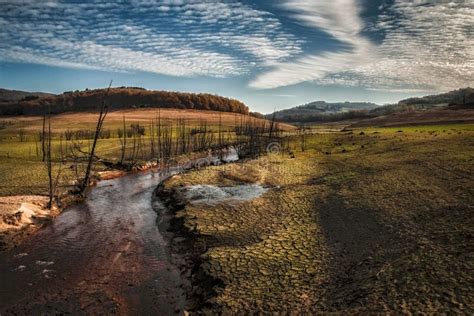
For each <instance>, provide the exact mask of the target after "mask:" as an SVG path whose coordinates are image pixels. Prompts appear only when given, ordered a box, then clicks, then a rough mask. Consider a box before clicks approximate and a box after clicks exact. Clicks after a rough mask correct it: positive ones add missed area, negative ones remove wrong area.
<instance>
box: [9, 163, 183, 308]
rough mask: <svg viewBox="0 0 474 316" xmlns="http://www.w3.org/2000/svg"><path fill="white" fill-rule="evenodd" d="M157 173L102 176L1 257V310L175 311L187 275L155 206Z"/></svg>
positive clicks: (180, 306) (158, 180)
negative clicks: (81, 198)
mask: <svg viewBox="0 0 474 316" xmlns="http://www.w3.org/2000/svg"><path fill="white" fill-rule="evenodd" d="M161 180H162V177H160V175H159V174H158V173H156V172H151V171H149V172H146V173H140V174H130V175H127V176H124V177H122V178H118V179H113V180H108V181H102V182H100V183H99V184H98V185H97V187H95V188H92V189H91V191H90V192H89V195H88V198H87V200H86V202H85V203H81V204H79V205H75V206H71V207H69V208H67V209H66V210H65V211H64V212H63V213H62V214H61V215H60V216H59V217H57V218H56V219H54V220H53V221H52V222H51V223H50V224H49V225H47V226H46V227H44V228H43V229H41V230H40V231H39V232H38V233H37V234H36V235H35V236H34V237H32V238H30V240H28V241H26V242H25V243H24V244H22V245H21V246H20V247H18V248H15V249H13V250H12V251H9V252H7V253H4V254H2V257H1V258H0V275H1V281H0V283H1V286H0V314H1V315H4V314H8V313H20V314H22V313H27V314H39V313H47V314H50V313H62V312H72V313H75V314H77V313H79V314H80V313H84V314H91V313H93V314H97V313H102V314H103V313H105V314H109V313H120V314H135V313H141V314H160V315H163V314H170V313H175V312H179V310H180V309H181V308H182V306H183V304H184V294H183V292H182V290H181V289H180V285H181V283H182V280H181V278H180V274H179V272H178V271H177V269H176V268H175V267H174V266H173V265H172V264H171V263H170V254H169V253H168V250H167V247H166V241H165V239H164V237H163V234H162V233H160V231H159V229H158V227H157V225H156V219H157V214H156V212H155V211H154V210H153V208H152V194H153V191H154V189H155V188H156V186H157V185H158V184H159V182H160V181H161Z"/></svg>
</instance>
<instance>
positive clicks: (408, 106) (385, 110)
mask: <svg viewBox="0 0 474 316" xmlns="http://www.w3.org/2000/svg"><path fill="white" fill-rule="evenodd" d="M448 106H455V107H454V109H458V108H459V107H468V108H470V107H471V106H474V89H472V88H464V89H458V90H454V91H451V92H447V93H442V94H438V95H430V96H425V97H421V98H409V99H405V100H402V101H400V102H398V103H396V104H388V105H384V106H377V105H376V104H373V103H350V102H346V103H326V102H324V101H318V102H312V103H309V104H305V105H301V106H297V107H295V108H291V109H287V110H283V111H278V112H276V113H275V118H276V120H277V121H282V122H289V123H298V122H299V123H307V122H330V121H342V120H349V119H367V118H375V117H380V116H385V115H391V114H395V113H402V112H406V111H419V110H428V109H434V108H442V107H448ZM439 113H448V112H439ZM271 116H272V115H271V114H269V115H267V118H270V117H271Z"/></svg>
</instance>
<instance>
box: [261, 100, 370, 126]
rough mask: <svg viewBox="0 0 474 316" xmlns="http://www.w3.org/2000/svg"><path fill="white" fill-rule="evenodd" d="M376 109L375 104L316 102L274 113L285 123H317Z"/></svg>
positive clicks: (276, 117)
mask: <svg viewBox="0 0 474 316" xmlns="http://www.w3.org/2000/svg"><path fill="white" fill-rule="evenodd" d="M378 107H379V106H378V105H377V104H375V103H369V102H339V103H327V102H325V101H316V102H311V103H308V104H304V105H300V106H297V107H294V108H291V109H286V110H282V111H278V112H275V119H276V120H278V121H285V122H308V121H319V120H324V119H325V118H327V117H328V116H335V115H337V114H344V113H351V112H354V111H362V110H365V111H368V110H372V109H376V108H378ZM272 116H273V114H269V115H267V118H271V117H272Z"/></svg>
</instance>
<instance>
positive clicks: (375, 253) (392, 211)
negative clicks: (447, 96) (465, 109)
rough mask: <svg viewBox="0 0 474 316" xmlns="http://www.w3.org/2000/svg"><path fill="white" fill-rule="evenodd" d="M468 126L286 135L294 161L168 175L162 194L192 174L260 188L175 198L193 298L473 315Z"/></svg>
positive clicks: (259, 305) (247, 307) (205, 180)
mask: <svg viewBox="0 0 474 316" xmlns="http://www.w3.org/2000/svg"><path fill="white" fill-rule="evenodd" d="M473 136H474V125H472V124H464V125H463V124H461V125H438V126H416V127H397V128H365V129H354V130H352V131H347V132H339V133H329V134H328V133H325V134H316V135H312V136H309V137H308V140H307V146H306V147H307V148H306V150H305V151H304V152H302V151H301V148H300V147H301V146H300V141H299V139H298V138H295V139H294V140H293V142H292V151H293V154H294V158H293V157H291V156H290V155H288V153H287V152H282V153H281V154H278V155H269V156H266V157H263V158H260V159H257V160H250V161H246V162H242V163H238V164H235V165H227V166H218V167H208V168H206V169H202V170H198V171H194V172H191V173H189V174H184V175H179V176H175V177H174V178H172V179H170V180H169V181H167V183H166V184H165V189H164V192H167V193H168V194H170V195H172V194H173V192H175V191H176V190H178V189H181V188H183V187H187V186H189V185H197V184H210V185H217V186H234V185H239V184H242V183H260V184H262V185H263V186H266V187H269V188H270V190H269V191H268V192H266V193H265V194H263V195H262V196H261V197H259V198H257V199H254V200H251V201H243V202H239V203H233V204H232V203H230V204H229V203H225V204H224V203H217V204H216V205H212V204H211V205H207V204H204V205H200V204H191V203H189V202H187V201H186V200H180V201H174V203H178V205H179V203H181V202H184V203H185V205H184V208H182V209H181V210H179V211H178V212H177V215H176V216H177V218H179V219H182V221H183V223H184V228H182V230H184V231H185V234H184V237H185V238H186V239H187V240H192V242H191V243H190V245H189V247H191V251H192V252H194V253H198V254H200V259H201V260H200V261H199V262H200V263H199V267H193V268H194V269H195V270H193V271H194V272H195V275H194V280H195V284H194V285H195V286H194V287H193V288H190V289H189V293H190V295H191V296H192V297H194V298H195V299H196V303H195V305H193V304H191V305H190V306H189V308H191V309H193V308H194V309H196V308H197V309H204V310H207V309H209V310H208V311H210V310H213V311H216V310H219V311H221V312H224V313H229V314H231V313H236V312H244V313H248V312H288V313H290V312H291V313H299V312H309V313H322V312H323V313H327V312H335V313H337V314H339V313H362V314H367V313H369V314H380V313H395V314H398V313H403V314H405V313H419V312H421V313H452V312H454V313H466V314H469V313H473V312H474V297H473V296H472V293H473V291H474V288H473V284H474V279H473V275H472V271H473V269H474V258H473V257H472V253H473V250H474V248H473V246H472V245H473V236H474V235H473V233H474V221H473V219H474V216H473V215H474V214H473V211H474V191H473V188H474V176H473V174H472V165H473V161H474V141H473V140H474V137H473ZM190 233H191V234H190ZM190 236H194V237H190ZM180 242H181V243H182V242H183V241H182V238H181V239H179V240H177V241H176V242H175V243H176V245H177V249H179V243H180ZM188 264H189V263H188ZM191 266H192V265H191ZM187 268H188V269H190V266H188V267H187ZM196 268H197V269H196ZM196 271H198V272H197V273H196ZM202 275H204V276H205V279H206V280H215V281H214V282H213V283H212V284H209V282H207V283H202V282H200V281H199V280H202V279H203V277H202ZM211 287H212V289H211Z"/></svg>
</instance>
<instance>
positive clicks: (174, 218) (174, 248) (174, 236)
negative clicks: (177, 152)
mask: <svg viewBox="0 0 474 316" xmlns="http://www.w3.org/2000/svg"><path fill="white" fill-rule="evenodd" d="M154 203H155V210H156V211H157V212H158V213H159V214H160V215H159V217H161V218H166V219H167V220H165V221H160V222H158V226H159V227H160V230H163V231H167V232H168V234H167V240H168V242H169V245H170V251H171V253H172V254H174V256H173V259H174V263H175V264H176V265H177V266H178V268H179V269H180V272H181V274H182V275H183V276H184V278H185V279H186V283H185V284H184V291H185V293H186V304H185V310H187V311H200V310H203V309H206V308H207V309H210V310H213V311H214V312H216V313H217V312H218V307H219V306H217V305H210V304H208V303H207V302H208V301H209V299H211V298H212V297H213V296H214V295H215V288H216V287H220V286H223V284H222V281H221V280H219V279H216V278H214V277H213V276H211V275H210V274H209V273H207V272H206V271H205V270H204V269H202V265H203V264H204V263H205V262H206V260H205V259H204V258H203V257H202V255H203V254H204V253H205V252H206V250H207V249H206V245H205V243H203V242H201V241H200V240H199V233H198V232H197V231H196V229H195V227H190V226H189V225H186V224H185V220H184V218H183V217H182V216H180V215H179V212H180V211H182V210H183V209H184V207H185V205H186V199H185V197H184V195H183V194H182V193H181V192H179V190H176V189H167V188H165V186H164V185H163V184H160V185H159V186H158V187H157V189H156V190H155V192H154ZM160 206H162V207H160Z"/></svg>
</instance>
